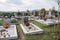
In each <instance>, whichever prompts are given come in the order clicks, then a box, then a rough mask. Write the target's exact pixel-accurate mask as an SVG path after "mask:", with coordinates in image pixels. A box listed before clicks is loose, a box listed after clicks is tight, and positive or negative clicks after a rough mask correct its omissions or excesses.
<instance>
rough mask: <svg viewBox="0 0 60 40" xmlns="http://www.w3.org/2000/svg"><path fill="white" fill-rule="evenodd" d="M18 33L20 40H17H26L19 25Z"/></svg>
mask: <svg viewBox="0 0 60 40" xmlns="http://www.w3.org/2000/svg"><path fill="white" fill-rule="evenodd" d="M17 31H18V39H17V40H25V39H24V35H23V33H22V31H21V29H20V27H19V25H17Z"/></svg>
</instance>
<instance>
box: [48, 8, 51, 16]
mask: <svg viewBox="0 0 60 40" xmlns="http://www.w3.org/2000/svg"><path fill="white" fill-rule="evenodd" d="M48 15H49V17H51V9H49V13H48Z"/></svg>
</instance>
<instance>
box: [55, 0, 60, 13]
mask: <svg viewBox="0 0 60 40" xmlns="http://www.w3.org/2000/svg"><path fill="white" fill-rule="evenodd" d="M56 1H57V3H58V11H59V12H60V0H56Z"/></svg>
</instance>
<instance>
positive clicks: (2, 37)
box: [0, 0, 60, 40]
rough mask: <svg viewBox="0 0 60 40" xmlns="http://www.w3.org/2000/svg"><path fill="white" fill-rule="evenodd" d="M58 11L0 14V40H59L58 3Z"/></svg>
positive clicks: (43, 9) (59, 20) (59, 12)
mask: <svg viewBox="0 0 60 40" xmlns="http://www.w3.org/2000/svg"><path fill="white" fill-rule="evenodd" d="M57 3H58V6H59V8H58V11H57V10H54V8H53V9H49V10H46V9H45V8H42V9H40V10H32V11H30V10H26V11H25V12H20V11H18V12H3V13H2V14H0V40H60V1H59V0H58V1H57Z"/></svg>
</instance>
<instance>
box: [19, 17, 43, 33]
mask: <svg viewBox="0 0 60 40" xmlns="http://www.w3.org/2000/svg"><path fill="white" fill-rule="evenodd" d="M20 26H21V28H22V30H23V32H24V34H39V33H43V30H42V29H41V28H39V27H38V26H36V25H34V24H33V23H29V20H28V18H26V17H25V18H24V24H20Z"/></svg>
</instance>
